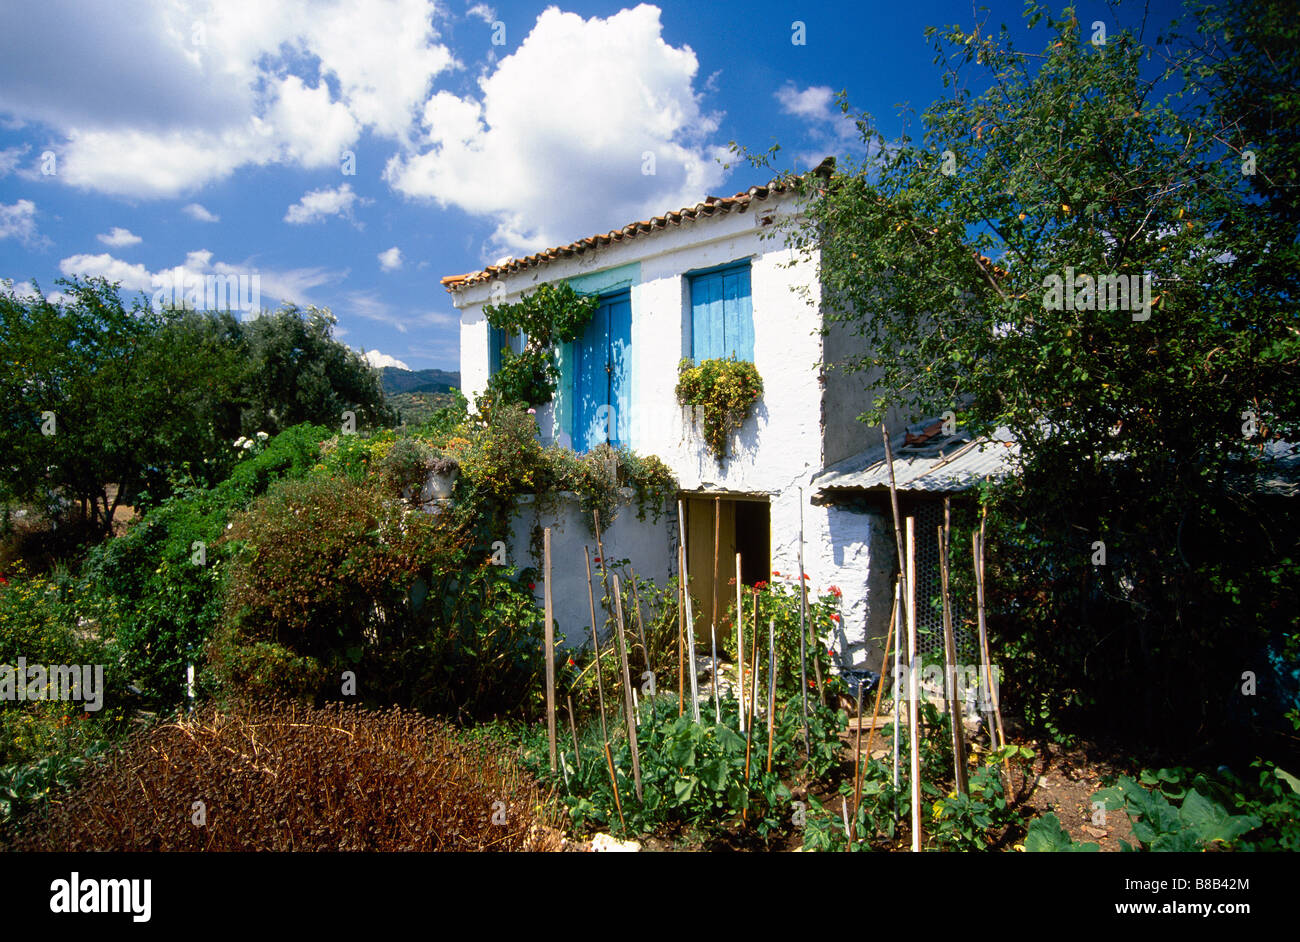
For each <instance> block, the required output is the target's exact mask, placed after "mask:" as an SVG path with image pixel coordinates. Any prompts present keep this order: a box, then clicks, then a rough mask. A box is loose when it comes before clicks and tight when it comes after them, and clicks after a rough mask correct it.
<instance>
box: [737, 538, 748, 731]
mask: <svg viewBox="0 0 1300 942" xmlns="http://www.w3.org/2000/svg"><path fill="white" fill-rule="evenodd" d="M743 599H744V586H743V585H742V584H741V581H740V554H739V553H737V554H736V657H737V658H738V659H739V660H740V674H739V675H738V677H737V680H739V683H738V684H737V685H736V690H737V691H738V692H739V694H740V696H739V697H738V710H737V716H738V717H739V719H740V731H741V732H742V733H743V732H744V731H745V728H746V727H745V606H744V601H743Z"/></svg>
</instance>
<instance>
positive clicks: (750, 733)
mask: <svg viewBox="0 0 1300 942" xmlns="http://www.w3.org/2000/svg"><path fill="white" fill-rule="evenodd" d="M736 558H737V559H739V558H740V557H739V555H737V557H736ZM736 611H737V612H738V614H737V616H736V624H737V625H743V624H744V623H745V610H744V609H743V608H742V607H741V605H740V596H739V595H738V596H737V597H736ZM750 634H751V635H752V636H753V638H754V650H753V652H752V654H751V655H750V658H749V665H750V674H751V675H752V676H751V678H750V682H749V686H750V694H749V722H748V723H747V724H746V726H745V789H746V794H748V790H749V748H750V744H751V743H752V742H753V740H754V701H755V700H756V699H757V698H758V590H757V589H755V590H754V630H753V631H751V632H750ZM740 656H741V657H742V658H744V656H745V652H744V650H743V649H741V652H740ZM740 689H741V703H742V707H741V717H742V719H743V718H744V716H745V713H744V707H743V704H744V702H745V697H744V690H745V671H744V669H743V668H742V669H741V671H740ZM747 819H748V809H746V810H745V811H742V812H741V814H740V820H742V821H745V820H747Z"/></svg>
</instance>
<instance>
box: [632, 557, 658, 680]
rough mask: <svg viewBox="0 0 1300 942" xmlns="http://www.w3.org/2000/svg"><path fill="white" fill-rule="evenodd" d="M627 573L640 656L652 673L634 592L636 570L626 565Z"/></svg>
mask: <svg viewBox="0 0 1300 942" xmlns="http://www.w3.org/2000/svg"><path fill="white" fill-rule="evenodd" d="M627 571H628V575H630V576H631V577H632V607H633V608H634V609H635V614H636V634H637V637H638V638H639V639H640V640H641V658H642V660H644V661H645V669H646V670H648V671H650V672H651V674H652V675H653V673H654V668H652V667H651V666H650V648H649V647H648V646H647V645H646V643H645V623H644V621H643V620H642V618H641V600H640V599H639V598H637V594H636V570H635V569H633V568H632V567H631V566H628V567H627Z"/></svg>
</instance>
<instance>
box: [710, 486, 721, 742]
mask: <svg viewBox="0 0 1300 942" xmlns="http://www.w3.org/2000/svg"><path fill="white" fill-rule="evenodd" d="M721 527H722V498H721V497H715V498H713V618H712V619H711V620H710V621H709V644H710V647H711V648H712V658H713V722H714V723H721V722H722V699H721V697H722V695H721V693H720V692H719V690H718V686H719V683H720V681H721V679H722V672H721V671H720V670H719V669H718V535H719V533H720V531H721Z"/></svg>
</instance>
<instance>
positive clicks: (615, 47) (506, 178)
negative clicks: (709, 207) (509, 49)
mask: <svg viewBox="0 0 1300 942" xmlns="http://www.w3.org/2000/svg"><path fill="white" fill-rule="evenodd" d="M659 17H660V13H659V10H658V8H656V7H652V6H648V5H645V4H642V5H641V6H638V7H636V8H635V9H632V10H623V11H621V12H619V13H616V14H614V15H613V16H610V17H608V18H606V19H601V18H597V17H593V18H591V19H583V18H582V17H580V16H578V15H576V14H573V13H563V12H561V11H560V10H559V9H557V8H555V7H551V8H549V9H547V10H546V11H545V12H543V13H542V14H541V16H539V17H538V18H537V22H536V24H535V25H534V27H533V29H532V31H531V32H530V33H529V34H528V36H527V37H526V38H525V39H524V41H523V43H522V44H521V45H520V46H519V48H518V49H516V50H515V52H513V53H512V54H511V55H509V56H507V57H505V58H504V59H502V60H501V61H500V62H499V63H498V64H497V65H496V68H495V70H494V71H492V72H491V73H490V74H488V75H486V76H485V77H484V78H482V79H481V80H480V82H479V86H480V92H481V94H480V95H479V96H478V97H458V96H456V95H454V94H452V93H450V92H447V91H440V92H438V93H437V94H435V95H433V96H432V97H430V98H429V100H428V101H427V103H426V104H425V108H424V124H425V128H426V135H425V137H424V139H423V140H422V141H421V142H420V148H419V149H418V151H415V152H406V153H403V154H401V155H398V156H396V157H394V158H393V159H392V160H391V161H390V162H389V164H388V167H387V168H386V170H385V178H386V179H387V180H388V181H389V183H390V184H391V185H392V186H393V187H394V188H395V189H396V190H397V191H399V192H401V193H403V194H406V195H408V196H412V197H426V198H431V199H433V200H436V201H437V202H438V204H439V205H442V206H457V207H459V208H461V209H464V210H466V211H468V212H471V213H476V214H481V215H487V216H490V217H492V218H493V219H495V220H496V223H497V228H496V232H495V234H494V239H493V246H492V250H493V251H498V250H500V249H508V250H511V251H515V252H520V253H522V252H527V251H533V250H536V249H538V248H541V247H543V246H546V245H555V244H562V243H566V242H569V241H572V240H573V239H576V238H581V237H583V236H587V235H590V234H591V233H592V232H594V231H598V230H601V229H606V230H607V229H610V228H613V227H615V226H621V225H624V224H626V223H627V222H629V221H630V220H632V219H638V218H643V217H644V216H646V215H648V214H653V213H659V212H663V211H665V210H667V209H676V208H678V207H681V206H685V205H689V204H691V203H693V202H696V201H698V200H700V199H701V198H702V197H704V196H705V195H706V193H707V192H708V190H709V189H711V188H712V187H714V186H716V185H717V184H718V183H720V182H721V181H722V179H723V176H724V173H723V171H722V168H721V166H720V165H719V164H717V163H716V162H715V158H717V157H721V156H724V155H725V150H724V149H723V148H721V147H715V146H710V145H709V144H707V139H708V137H709V136H710V135H712V134H713V133H714V132H715V131H716V130H717V124H718V118H717V116H716V115H712V114H708V113H705V112H704V111H703V110H702V109H701V105H700V100H699V96H698V95H697V93H696V92H695V90H694V87H693V82H694V79H695V77H696V73H697V71H698V67H699V65H698V62H697V60H696V57H695V53H694V52H693V51H691V49H690V48H689V47H686V46H682V47H673V46H670V45H668V44H667V43H666V42H664V40H663V37H662V27H661V24H660V19H659ZM646 154H649V155H652V156H653V161H654V171H655V172H654V174H646V173H643V168H645V167H646V166H647V163H648V162H647V159H646V156H645V155H646Z"/></svg>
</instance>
